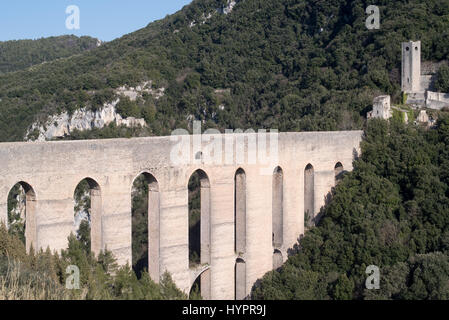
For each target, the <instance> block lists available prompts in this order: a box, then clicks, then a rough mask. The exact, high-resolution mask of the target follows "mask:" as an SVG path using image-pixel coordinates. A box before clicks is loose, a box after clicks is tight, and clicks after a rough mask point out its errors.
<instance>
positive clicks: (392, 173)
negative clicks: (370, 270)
mask: <svg viewBox="0 0 449 320" xmlns="http://www.w3.org/2000/svg"><path fill="white" fill-rule="evenodd" d="M448 150H449V117H448V116H447V115H446V117H443V118H441V119H440V120H439V123H438V126H437V128H436V129H432V130H428V131H427V130H424V129H421V128H419V127H415V126H413V125H409V126H407V125H404V124H402V123H401V122H400V121H392V122H391V123H390V124H389V123H388V122H386V121H383V120H372V121H370V122H369V123H368V126H367V128H366V132H365V139H364V141H363V142H362V155H361V158H360V159H358V160H357V161H355V163H354V170H353V171H352V172H350V173H347V174H346V175H345V177H344V178H343V179H342V181H341V182H340V183H339V184H338V185H337V187H336V188H335V190H334V194H333V199H332V201H331V203H330V204H329V205H328V206H326V207H325V208H324V209H323V211H322V212H321V214H322V219H321V221H320V222H319V224H318V226H317V227H315V228H312V229H311V230H309V231H308V232H307V233H306V234H305V236H304V238H302V239H301V240H300V241H299V243H298V245H297V246H296V247H295V250H296V253H295V254H293V255H292V256H291V257H289V259H288V261H287V262H286V264H285V265H284V266H283V267H282V268H281V270H280V271H273V272H270V273H268V274H266V275H265V276H264V278H263V279H262V280H261V281H260V283H259V284H257V285H256V286H255V287H254V288H253V291H252V296H253V298H255V299H448V298H449V286H448V283H449V174H448V172H449V152H448ZM370 265H376V266H378V267H379V268H380V289H379V290H367V289H366V288H365V280H366V278H367V277H368V274H366V273H365V271H366V268H367V266H370Z"/></svg>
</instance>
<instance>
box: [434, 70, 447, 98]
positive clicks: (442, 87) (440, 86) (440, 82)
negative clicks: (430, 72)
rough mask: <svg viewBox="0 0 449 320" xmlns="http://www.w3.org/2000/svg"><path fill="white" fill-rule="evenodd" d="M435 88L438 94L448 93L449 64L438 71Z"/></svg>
mask: <svg viewBox="0 0 449 320" xmlns="http://www.w3.org/2000/svg"><path fill="white" fill-rule="evenodd" d="M435 88H436V89H437V90H438V91H439V92H446V93H447V92H449V64H448V65H443V66H441V68H440V69H439V70H438V73H437V80H436V82H435Z"/></svg>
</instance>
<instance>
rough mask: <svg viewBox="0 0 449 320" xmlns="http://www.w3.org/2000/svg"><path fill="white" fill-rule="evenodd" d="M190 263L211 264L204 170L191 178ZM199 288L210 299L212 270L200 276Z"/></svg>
mask: <svg viewBox="0 0 449 320" xmlns="http://www.w3.org/2000/svg"><path fill="white" fill-rule="evenodd" d="M188 189H189V265H190V267H191V268H196V267H198V265H200V264H201V265H204V264H210V242H211V240H210V182H209V177H208V176H207V174H206V173H205V172H204V171H203V170H197V171H195V172H194V173H193V174H192V176H191V177H190V179H189V185H188ZM199 278H200V279H199V280H198V281H200V285H199V290H200V292H201V296H202V297H203V298H204V299H210V272H209V271H206V272H204V273H202V274H201V276H200V277H199Z"/></svg>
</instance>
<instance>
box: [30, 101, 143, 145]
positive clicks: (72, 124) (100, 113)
mask: <svg viewBox="0 0 449 320" xmlns="http://www.w3.org/2000/svg"><path fill="white" fill-rule="evenodd" d="M119 101H120V99H117V100H116V101H114V102H112V103H107V104H105V105H104V106H103V107H102V108H101V109H100V110H97V111H92V110H87V109H86V108H82V109H79V110H76V111H75V112H74V113H73V114H72V115H69V114H68V113H67V112H63V113H61V114H58V115H55V116H51V117H49V118H48V120H47V122H46V123H45V124H39V123H37V122H36V123H34V124H33V125H32V126H31V128H30V129H29V130H28V132H27V134H26V137H25V140H27V141H46V140H52V139H54V138H60V137H64V136H69V135H70V133H71V132H72V131H74V130H79V131H85V130H92V129H95V128H99V129H101V128H104V127H105V126H108V125H109V124H110V123H115V124H116V125H117V126H121V125H124V126H127V127H137V126H146V122H145V120H144V119H136V118H133V117H129V118H122V116H121V115H120V114H118V113H117V111H116V109H115V107H116V105H117V103H118V102H119ZM36 133H37V134H36ZM36 135H37V137H36Z"/></svg>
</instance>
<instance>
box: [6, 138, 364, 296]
mask: <svg viewBox="0 0 449 320" xmlns="http://www.w3.org/2000/svg"><path fill="white" fill-rule="evenodd" d="M250 136H252V135H251V134H248V135H246V137H244V134H243V135H242V134H233V135H231V139H232V141H234V142H236V141H237V139H242V138H243V139H245V141H246V142H245V145H244V148H245V154H247V153H248V151H251V150H250V149H251V147H248V146H249V144H248V141H250V139H248V137H250ZM184 137H185V136H184ZM179 138H180V136H179ZM215 138H216V137H215ZM228 138H229V136H228ZM217 139H222V138H221V137H219V138H217ZM223 139H224V138H223ZM361 139H362V132H361V131H341V132H308V133H280V134H279V139H278V141H279V144H278V148H279V157H278V160H277V163H274V164H273V165H272V167H271V168H269V172H270V174H266V173H265V174H262V173H261V170H260V169H261V167H266V165H265V166H263V165H261V164H258V163H256V164H254V163H249V161H247V159H246V157H245V161H244V163H237V160H236V158H235V157H234V158H233V161H232V163H231V164H223V163H222V164H211V165H209V164H205V163H204V161H202V160H199V162H200V163H196V164H193V163H187V164H179V165H173V164H172V162H171V160H170V154H171V150H172V149H173V148H174V147H175V146H176V144H177V143H178V142H176V141H175V140H176V139H174V138H173V137H151V138H135V139H112V140H87V141H67V142H42V143H41V142H38V143H0V219H1V220H4V221H6V220H7V197H8V194H9V192H10V190H11V188H12V187H13V186H14V185H15V184H16V183H21V185H22V186H23V187H24V189H25V192H26V199H27V200H26V231H25V233H26V240H27V246H29V245H30V243H33V246H34V247H35V248H44V249H45V248H47V247H50V248H51V249H54V250H60V249H64V248H66V247H67V237H68V236H69V234H70V233H71V232H73V231H74V190H75V188H76V186H77V185H78V183H79V182H80V181H82V180H83V179H85V178H88V181H89V185H90V187H91V233H92V234H91V237H92V244H91V245H92V250H93V251H95V252H98V251H99V250H100V249H102V248H105V247H106V248H107V249H109V250H111V251H112V252H113V253H114V254H115V256H116V257H117V258H118V261H119V262H120V263H122V264H124V263H126V262H130V261H131V230H132V223H131V190H132V185H133V181H134V180H135V178H136V177H137V176H139V175H140V174H142V173H144V174H145V175H146V177H147V180H148V183H149V186H150V188H149V195H148V196H149V232H148V233H149V269H150V275H151V276H152V278H153V279H154V280H156V281H158V279H159V276H160V275H161V274H162V273H163V272H164V271H166V270H167V271H169V272H170V273H171V274H172V277H173V279H174V281H175V283H176V284H177V285H178V286H179V287H180V288H181V289H183V290H184V291H186V292H188V291H189V290H190V288H191V286H192V284H193V282H194V280H195V279H196V277H197V276H200V277H201V278H200V279H201V291H202V294H203V297H205V298H211V299H235V298H237V299H241V298H244V297H245V296H247V295H248V294H249V293H250V291H251V287H252V285H253V284H254V282H255V281H256V280H257V279H258V278H260V277H262V276H263V275H264V274H265V273H266V272H267V271H270V270H271V269H272V268H273V267H276V266H277V265H279V264H280V263H282V261H285V260H286V259H287V250H288V248H291V247H292V246H293V245H294V244H295V243H296V242H297V239H298V237H299V235H301V234H303V232H304V212H305V210H310V211H313V212H314V213H317V212H318V211H319V210H320V207H321V206H322V205H323V204H324V202H325V198H326V196H327V195H328V193H329V192H330V190H331V188H332V187H333V186H334V184H335V171H336V170H335V168H336V164H338V166H337V169H339V170H340V169H342V168H341V166H342V167H343V168H344V170H348V171H349V170H352V162H353V159H354V156H355V155H356V154H358V153H359V150H360V149H359V144H360V141H361ZM204 144H205V143H204V142H203V145H204ZM192 145H193V143H192ZM223 146H224V143H223ZM193 151H194V150H193ZM193 151H192V154H193ZM196 156H197V158H198V153H197V154H196ZM200 156H202V154H200ZM200 158H201V157H200ZM197 170H199V173H200V177H201V262H202V266H201V267H197V268H196V269H191V268H189V236H188V233H189V226H188V210H189V209H188V181H189V179H190V177H191V175H192V174H193V173H194V172H195V171H197Z"/></svg>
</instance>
